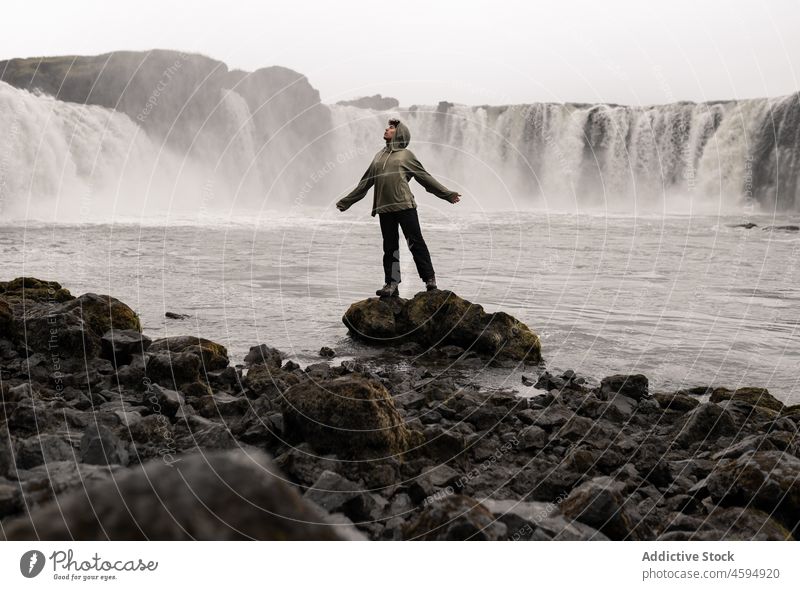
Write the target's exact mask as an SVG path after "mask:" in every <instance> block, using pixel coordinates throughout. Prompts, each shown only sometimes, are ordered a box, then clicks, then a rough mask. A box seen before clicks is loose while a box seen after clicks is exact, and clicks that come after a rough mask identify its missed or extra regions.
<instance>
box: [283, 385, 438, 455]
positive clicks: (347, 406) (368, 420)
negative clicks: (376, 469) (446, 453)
mask: <svg viewBox="0 0 800 590" xmlns="http://www.w3.org/2000/svg"><path fill="white" fill-rule="evenodd" d="M282 402H283V421H284V433H285V435H286V437H287V438H288V439H289V440H290V442H294V443H300V442H308V443H309V444H311V446H312V447H313V448H314V449H315V450H316V451H318V452H320V453H334V454H336V455H338V456H340V457H347V458H357V459H366V458H383V457H390V456H393V457H397V456H401V455H403V453H405V452H406V451H408V450H410V449H411V448H413V447H414V446H415V445H418V444H421V443H422V436H421V435H420V434H419V433H416V432H414V431H411V430H409V429H408V428H407V427H406V424H405V422H404V421H403V418H402V416H401V415H400V413H399V412H398V411H397V408H396V407H395V404H394V399H393V398H392V396H391V394H390V393H389V392H388V391H387V390H386V388H385V387H384V386H383V385H382V384H381V383H380V382H379V381H375V380H373V379H369V378H367V377H363V376H361V375H357V374H352V375H345V376H342V377H337V378H335V379H331V380H326V381H314V380H307V381H304V382H301V383H298V384H296V385H293V386H291V387H290V388H289V389H287V390H286V391H285V392H284V395H283V400H282Z"/></svg>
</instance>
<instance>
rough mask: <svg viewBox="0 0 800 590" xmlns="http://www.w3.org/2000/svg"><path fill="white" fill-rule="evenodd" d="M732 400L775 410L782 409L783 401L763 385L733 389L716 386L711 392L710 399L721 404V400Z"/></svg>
mask: <svg viewBox="0 0 800 590" xmlns="http://www.w3.org/2000/svg"><path fill="white" fill-rule="evenodd" d="M728 400H733V401H737V402H744V403H747V404H750V405H752V406H756V407H759V408H766V409H768V410H773V411H775V412H780V411H781V410H783V407H784V406H783V402H781V401H780V400H779V399H777V398H776V397H775V396H773V395H772V394H770V392H769V391H767V390H766V389H764V388H763V387H741V388H739V389H737V390H735V391H731V390H729V389H725V388H724V387H718V388H716V389H715V390H714V392H713V393H712V394H711V399H710V401H712V402H716V403H719V404H720V405H723V407H724V404H722V402H725V401H728Z"/></svg>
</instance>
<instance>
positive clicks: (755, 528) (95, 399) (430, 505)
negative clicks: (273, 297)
mask: <svg viewBox="0 0 800 590" xmlns="http://www.w3.org/2000/svg"><path fill="white" fill-rule="evenodd" d="M343 323H344V325H345V326H346V328H347V329H348V330H349V331H350V334H351V335H352V336H353V337H354V338H358V339H361V340H365V341H367V342H370V343H373V344H376V345H379V346H381V347H383V348H384V351H383V355H382V356H381V357H380V358H379V360H378V361H377V362H376V361H375V360H374V359H356V360H348V361H342V362H339V363H337V362H336V358H335V357H336V353H335V351H333V350H332V349H330V348H327V347H324V346H323V347H322V349H321V350H320V355H321V359H324V360H321V361H320V362H318V363H314V364H311V365H309V366H306V367H300V366H299V365H298V364H297V363H295V362H293V361H291V360H286V359H285V356H284V355H283V353H281V351H278V350H276V349H274V348H271V347H270V346H269V345H268V344H260V345H258V346H254V347H253V348H252V349H251V350H250V353H249V354H248V355H247V357H246V358H245V359H244V360H243V362H242V363H241V364H235V365H233V366H232V365H231V362H230V360H229V359H228V355H227V351H226V349H225V347H224V346H222V345H220V344H217V343H214V342H212V341H210V340H206V339H204V338H199V337H197V336H178V337H170V338H165V339H159V340H151V339H150V338H149V337H147V336H146V335H144V334H142V333H141V324H140V322H139V318H138V317H137V315H136V313H135V312H134V311H133V310H132V309H131V308H130V307H128V306H127V305H125V304H124V303H122V302H121V301H119V300H117V299H115V298H113V297H110V296H106V295H96V294H91V293H88V294H84V295H81V296H80V297H74V296H73V295H72V294H71V293H69V291H68V290H66V289H64V288H62V287H61V285H60V284H58V283H57V282H54V281H50V282H48V281H42V280H39V279H34V278H30V277H28V278H18V279H14V280H12V281H8V282H0V385H1V386H2V391H1V393H2V413H0V532H1V533H2V536H3V538H5V539H9V540H21V539H37V538H38V539H43V540H61V539H101V540H103V539H152V540H156V539H164V540H167V539H373V540H409V539H424V540H434V539H437V540H438V539H475V540H478V539H487V540H607V539H612V540H625V539H629V540H651V539H660V540H722V539H725V540H746V539H762V540H766V539H770V540H787V539H794V538H795V537H796V536H797V535H798V534H799V533H800V480H799V479H798V474H800V458H799V457H800V441H799V440H798V423H800V406H785V405H784V404H783V403H782V402H781V401H780V400H778V399H776V398H775V397H773V396H772V395H770V394H769V392H768V391H767V390H766V389H763V388H756V387H747V388H742V389H737V390H735V391H733V390H729V389H726V388H724V387H713V386H709V387H701V388H694V389H691V390H686V391H663V392H654V391H650V390H649V384H648V380H647V377H646V376H644V375H610V376H606V377H604V378H602V379H601V380H600V381H599V385H597V386H590V385H589V381H590V380H589V379H587V378H586V377H581V376H578V375H576V374H575V373H574V372H573V371H567V372H565V373H563V374H562V375H551V374H550V373H549V372H548V371H547V370H546V366H545V363H544V361H543V359H542V351H541V345H540V342H539V339H538V337H537V336H536V334H535V333H534V332H533V331H531V330H530V329H529V328H528V327H527V326H525V325H524V324H522V323H521V322H519V321H518V320H516V319H514V318H513V317H511V316H509V315H508V314H505V313H502V312H498V313H496V314H487V313H485V312H484V311H483V309H482V308H481V307H480V306H479V305H475V304H472V303H470V302H468V301H465V300H464V299H461V298H460V297H458V296H457V295H456V294H454V293H452V292H450V291H433V292H430V293H426V292H422V293H418V294H417V295H415V296H414V297H413V298H411V299H400V298H397V299H378V298H377V297H372V298H369V299H366V300H364V301H359V302H356V303H354V304H353V305H352V306H351V307H350V308H349V309H348V310H347V312H346V313H345V314H344V317H343ZM380 359H385V360H386V362H385V363H382V362H381V360H380ZM398 359H402V361H403V362H402V367H401V368H398V363H397V362H396V361H398ZM393 361H394V362H393ZM520 364H523V365H525V366H526V369H529V370H526V372H527V375H526V376H524V377H523V382H522V385H523V386H527V387H532V388H534V389H533V390H531V391H532V392H535V393H534V394H533V395H531V396H530V397H526V396H521V395H519V394H518V393H517V392H516V391H514V390H511V389H488V388H486V387H483V388H482V387H480V386H478V385H476V384H475V383H474V381H473V379H471V376H473V375H475V374H476V373H477V372H479V371H480V370H481V368H482V367H485V366H487V365H491V366H500V367H503V366H509V367H516V366H518V365H520Z"/></svg>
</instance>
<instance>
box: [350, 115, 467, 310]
mask: <svg viewBox="0 0 800 590" xmlns="http://www.w3.org/2000/svg"><path fill="white" fill-rule="evenodd" d="M383 139H385V140H386V147H384V148H383V149H381V150H380V151H379V152H378V153H377V154H375V157H374V158H373V159H372V162H371V163H370V165H369V167H368V168H367V171H366V172H364V176H362V177H361V181H360V182H359V183H358V186H357V187H356V188H354V189H353V190H352V191H351V192H350V194H348V195H346V196H344V197H342V198H341V199H340V200H339V201H338V202H337V203H336V207H337V208H338V209H339V210H340V211H346V210H347V209H349V208H350V206H351V205H352V204H353V203H355V202H357V201H360V200H361V199H363V198H364V197H365V196H366V194H367V191H369V189H370V188H371V187H372V185H375V197H374V199H373V201H372V216H373V217H374V216H375V214H376V213H377V214H378V216H379V218H380V222H381V234H382V235H383V274H384V278H385V281H386V284H385V285H384V286H383V288H381V289H378V290H377V291H375V294H376V295H380V296H381V297H399V295H400V293H399V290H398V286H399V283H400V250H399V247H400V244H399V241H400V234H399V232H398V225H399V226H400V227H401V228H403V235H404V236H405V237H406V242H408V249H409V250H410V251H411V254H412V256H413V257H414V264H415V265H416V266H417V272H418V273H419V276H420V278H421V279H422V280H423V281H425V287H426V288H427V290H428V291H433V290H434V289H436V277H435V273H434V270H433V263H432V262H431V255H430V252H428V246H427V245H426V244H425V240H424V238H423V237H422V230H421V229H420V227H419V217H418V216H417V203H416V202H415V201H414V195H413V194H412V192H411V188H410V187H409V186H408V181H409V180H410V179H411V178H412V177H413V178H416V179H417V182H419V183H420V184H421V185H422V186H423V187H425V190H426V191H428V192H429V193H433V194H434V195H436V196H437V197H439V198H440V199H444V200H445V201H448V202H450V203H458V202H459V200H460V199H459V197H461V195H460V194H459V193H457V192H456V191H451V190H448V189H447V188H445V187H444V186H442V184H441V183H439V181H437V180H436V179H435V178H434V177H433V176H431V175H430V174H428V172H427V171H426V170H425V168H423V166H422V164H420V162H419V160H418V159H417V157H416V156H415V155H414V152H412V151H411V150H409V149H408V143H409V142H410V141H411V131H409V129H408V127H407V126H406V124H405V123H403V122H402V121H400V120H399V119H389V125H388V126H387V127H386V129H385V131H384V133H383Z"/></svg>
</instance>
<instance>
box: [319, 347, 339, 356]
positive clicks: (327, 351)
mask: <svg viewBox="0 0 800 590" xmlns="http://www.w3.org/2000/svg"><path fill="white" fill-rule="evenodd" d="M319 356H324V357H325V358H329V359H332V358H333V357H335V356H336V351H335V350H333V349H332V348H330V347H329V346H323V347H322V348H320V349H319Z"/></svg>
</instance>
